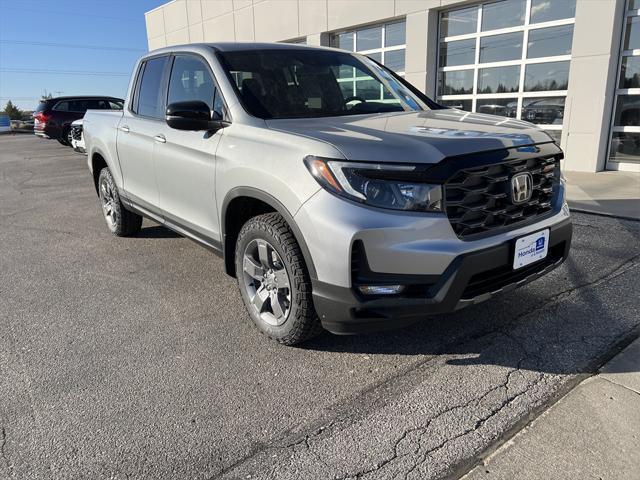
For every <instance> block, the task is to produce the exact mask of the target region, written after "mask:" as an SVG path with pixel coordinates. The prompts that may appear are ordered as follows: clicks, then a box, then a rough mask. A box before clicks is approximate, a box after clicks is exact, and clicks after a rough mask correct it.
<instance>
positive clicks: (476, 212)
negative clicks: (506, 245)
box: [444, 156, 560, 238]
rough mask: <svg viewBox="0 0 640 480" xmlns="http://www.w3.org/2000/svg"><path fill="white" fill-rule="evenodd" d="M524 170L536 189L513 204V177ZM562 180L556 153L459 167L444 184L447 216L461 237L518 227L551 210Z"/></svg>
mask: <svg viewBox="0 0 640 480" xmlns="http://www.w3.org/2000/svg"><path fill="white" fill-rule="evenodd" d="M522 172H529V173H530V174H531V176H532V177H533V193H532V195H531V199H530V200H529V201H527V202H525V203H521V204H514V203H513V202H512V200H511V178H512V177H513V176H514V175H515V174H517V173H522ZM559 181H560V161H559V160H558V158H556V157H553V156H550V157H540V158H530V159H520V160H509V161H506V162H503V163H498V164H493V165H486V166H483V167H477V168H469V169H464V170H459V171H458V172H457V173H455V174H454V175H453V176H452V177H450V178H449V180H447V181H446V182H445V185H444V190H445V208H446V212H447V217H449V221H450V222H451V226H452V227H453V230H454V231H455V233H456V235H458V237H460V238H466V237H470V236H473V235H480V234H483V233H490V232H492V231H494V230H497V229H503V228H505V227H511V226H514V227H517V226H518V224H523V223H527V222H528V221H532V220H534V219H536V218H538V217H541V216H543V215H545V214H547V213H549V212H551V210H552V205H553V197H554V194H555V192H556V191H557V189H558V187H557V186H558V184H559Z"/></svg>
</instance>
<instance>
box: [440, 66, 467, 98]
mask: <svg viewBox="0 0 640 480" xmlns="http://www.w3.org/2000/svg"><path fill="white" fill-rule="evenodd" d="M440 92H441V94H442V95H456V94H464V93H473V70H457V71H454V72H442V74H441V77H440Z"/></svg>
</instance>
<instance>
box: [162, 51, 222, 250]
mask: <svg viewBox="0 0 640 480" xmlns="http://www.w3.org/2000/svg"><path fill="white" fill-rule="evenodd" d="M189 100H200V101H203V102H204V103H206V104H207V105H208V106H209V108H210V109H211V111H212V112H213V111H218V112H219V113H220V114H223V111H224V103H223V102H222V98H221V97H220V93H219V90H218V88H217V85H216V82H215V80H214V77H213V73H212V72H211V69H210V68H209V65H208V64H207V62H206V61H205V60H204V59H203V58H201V57H199V56H197V55H193V54H176V55H175V56H173V57H172V59H171V73H170V75H169V83H168V92H167V105H169V104H171V103H174V102H183V101H189ZM158 127H159V131H158V132H157V140H156V143H155V145H154V163H155V168H156V177H157V181H158V193H159V201H160V208H161V209H162V211H163V214H164V217H165V219H166V220H167V221H168V222H171V223H174V224H176V225H177V226H179V227H181V228H183V229H184V230H187V231H190V232H191V233H195V234H196V235H197V236H200V237H205V240H213V241H214V243H216V242H220V240H221V239H220V231H219V222H218V211H217V208H216V202H215V163H216V149H217V147H218V143H219V142H220V138H221V136H222V135H223V130H218V131H217V132H215V133H211V132H207V131H187V130H175V129H173V128H171V127H169V126H168V125H167V124H166V122H165V123H163V124H162V125H159V126H158Z"/></svg>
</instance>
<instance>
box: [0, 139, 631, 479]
mask: <svg viewBox="0 0 640 480" xmlns="http://www.w3.org/2000/svg"><path fill="white" fill-rule="evenodd" d="M0 207H1V208H0V264H1V269H0V272H1V273H0V319H1V321H0V456H1V458H0V478H18V479H31V478H33V479H35V478H37V479H44V478H55V479H58V478H92V479H100V478H109V479H128V478H131V479H133V478H136V479H138V478H140V479H161V478H180V479H186V478H190V479H212V478H223V479H232V478H260V479H262V478H274V479H276V478H277V479H289V478H309V479H311V478H314V479H315V478H329V479H334V478H340V479H348V478H363V479H370V478H376V479H379V478H380V479H391V478H407V479H432V478H442V477H446V476H449V477H456V476H458V475H459V474H460V473H463V472H464V471H465V469H466V468H467V467H468V466H469V465H470V464H471V462H473V461H474V459H475V458H476V457H477V456H478V455H479V454H480V453H482V452H483V451H485V449H486V448H488V447H489V446H490V445H492V444H493V443H494V442H496V440H498V439H500V438H503V437H504V435H505V433H507V432H509V431H512V430H513V429H514V428H516V427H517V426H518V425H521V424H522V423H523V422H524V421H526V419H528V418H530V415H532V413H535V412H537V411H539V410H540V409H541V408H542V407H543V406H544V405H545V404H547V403H548V402H550V401H551V400H552V399H554V398H557V396H558V395H559V394H561V393H562V392H563V391H565V390H566V389H567V388H568V387H569V386H570V385H572V383H573V382H575V381H576V379H578V378H580V376H581V375H582V374H584V373H589V372H592V371H593V370H594V369H595V367H597V366H598V365H599V364H600V363H602V362H603V361H604V360H605V359H606V358H607V357H609V356H611V355H612V354H613V352H616V351H617V347H619V346H620V345H621V344H623V343H625V342H628V341H630V340H631V339H633V338H635V337H636V336H637V334H638V331H639V330H638V329H639V326H640V315H639V314H638V310H639V308H640V295H639V294H638V292H639V291H640V290H639V288H638V286H639V284H640V222H632V221H622V220H617V219H612V218H605V217H599V216H591V215H581V214H574V241H573V249H572V253H571V256H570V258H569V260H568V261H567V262H566V264H565V265H564V266H563V267H562V268H560V269H558V270H556V271H555V272H553V273H552V274H551V275H549V276H548V277H545V278H543V279H540V280H538V281H536V282H534V283H532V284H530V285H529V286H527V287H525V288H522V289H520V290H517V291H515V292H512V293H510V294H506V295H503V296H501V297H499V298H497V299H495V300H493V301H491V302H489V303H485V304H482V305H478V306H474V307H470V308H468V309H465V310H462V311H460V312H458V313H456V314H453V315H449V316H438V317H425V319H424V321H422V322H420V323H419V324H416V325H415V326H412V327H410V328H407V329H403V330H399V331H393V332H388V333H381V334H375V335H368V336H357V337H338V336H332V335H329V334H325V335H322V336H321V337H319V338H318V339H316V340H314V341H312V342H309V343H307V344H305V345H304V346H302V347H300V348H287V347H282V346H279V345H277V344H275V343H273V342H271V341H269V340H267V339H266V338H265V337H263V336H261V335H259V334H258V333H257V331H256V330H255V329H254V328H253V327H252V326H251V325H250V323H249V319H248V316H247V314H245V309H244V306H243V305H242V301H241V299H240V295H239V293H238V291H237V287H236V284H235V281H234V280H233V279H231V278H228V277H226V276H225V274H224V273H223V268H222V262H221V260H220V259H218V258H217V257H215V256H214V255H212V254H211V253H209V252H208V251H206V250H205V249H203V248H201V247H199V246H198V245H196V244H195V243H193V242H191V241H189V240H187V239H184V238H181V237H179V236H177V235H175V234H173V233H171V232H169V231H168V230H165V229H164V228H162V227H159V226H157V225H156V224H154V223H152V222H145V225H144V226H145V228H143V231H142V232H141V234H139V235H138V236H137V237H135V238H129V239H122V238H116V237H113V236H111V235H110V234H109V232H108V230H107V227H106V226H105V225H104V221H103V219H102V215H101V210H100V207H99V204H98V201H97V197H96V195H95V191H94V189H93V185H92V181H91V178H90V176H89V173H88V170H87V168H86V165H85V157H84V156H82V155H79V154H76V153H73V152H72V151H71V150H70V149H68V148H65V147H62V146H60V145H58V144H57V143H56V142H53V141H45V140H40V139H37V138H34V137H32V136H31V135H22V136H3V137H0Z"/></svg>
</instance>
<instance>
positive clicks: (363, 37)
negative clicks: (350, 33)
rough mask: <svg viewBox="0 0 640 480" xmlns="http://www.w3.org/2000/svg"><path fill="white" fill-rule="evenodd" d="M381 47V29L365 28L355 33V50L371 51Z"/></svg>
mask: <svg viewBox="0 0 640 480" xmlns="http://www.w3.org/2000/svg"><path fill="white" fill-rule="evenodd" d="M381 47H382V27H372V28H366V29H364V30H358V31H357V32H356V49H357V50H358V51H359V52H361V51H363V50H373V49H374V48H381Z"/></svg>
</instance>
